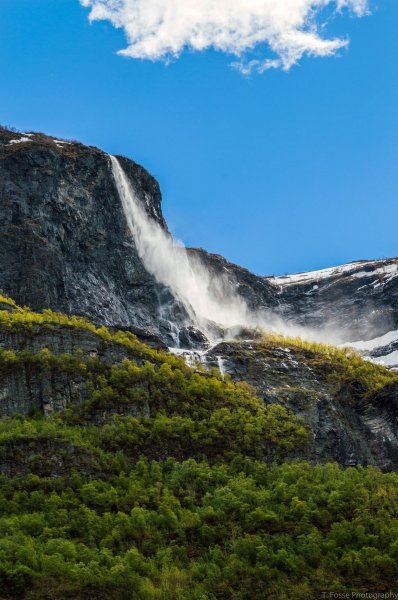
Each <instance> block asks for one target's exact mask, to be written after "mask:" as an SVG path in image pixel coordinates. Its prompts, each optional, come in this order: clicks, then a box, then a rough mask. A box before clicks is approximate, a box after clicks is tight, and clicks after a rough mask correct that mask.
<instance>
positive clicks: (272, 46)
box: [80, 0, 368, 73]
mask: <svg viewBox="0 0 398 600" xmlns="http://www.w3.org/2000/svg"><path fill="white" fill-rule="evenodd" d="M80 2H81V4H82V5H83V6H85V7H87V8H90V9H91V11H90V16H89V18H90V20H91V21H96V20H109V21H111V23H112V24H113V25H114V26H115V27H118V28H122V29H123V30H124V32H125V34H126V37H127V41H128V46H127V48H126V49H124V50H121V51H120V54H122V55H124V56H129V57H131V58H140V59H149V60H169V59H170V58H177V57H178V56H179V55H180V54H181V53H182V52H183V50H185V49H191V50H195V51H202V50H206V49H207V48H214V49H216V50H219V51H221V52H225V53H227V54H231V55H235V56H236V57H237V60H236V61H235V63H234V66H235V67H237V68H239V69H240V70H242V71H243V72H244V73H249V72H251V71H253V70H254V71H258V72H263V71H265V70H267V69H270V68H282V69H284V70H288V69H290V67H291V66H292V65H294V64H296V63H297V62H298V61H299V60H300V59H301V58H302V56H304V55H310V56H331V55H333V54H335V53H336V52H337V51H338V50H339V49H340V48H343V47H345V46H347V43H348V42H347V40H346V39H344V38H331V39H327V38H325V37H323V36H322V34H321V31H322V29H323V27H322V22H320V21H322V17H321V14H320V13H321V12H322V11H324V10H325V9H327V10H328V11H331V10H332V11H333V13H341V12H342V11H343V10H349V11H350V12H351V13H352V14H354V15H356V16H362V15H364V14H365V13H366V12H367V9H368V0H80ZM269 51H271V52H272V54H273V56H272V57H271V58H270V57H269V56H268V55H269V53H270V52H269ZM253 52H255V53H256V55H257V56H256V58H255V59H254V58H253V57H252V53H253ZM258 55H260V58H258ZM265 55H266V56H265ZM261 56H262V58H261Z"/></svg>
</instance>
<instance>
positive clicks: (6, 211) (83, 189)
mask: <svg viewBox="0 0 398 600" xmlns="http://www.w3.org/2000/svg"><path fill="white" fill-rule="evenodd" d="M120 161H121V164H122V165H123V168H124V169H125V171H126V173H127V174H128V176H129V178H130V179H131V181H132V184H133V185H134V189H135V191H136V193H137V195H138V197H139V198H140V199H141V201H142V202H143V205H144V206H145V208H146V210H147V211H148V213H149V215H150V216H151V217H152V218H153V219H155V220H157V222H158V223H159V224H160V225H161V226H162V227H164V228H166V225H165V223H164V220H163V216H162V212H161V205H160V203H161V195H160V190H159V186H158V184H157V182H156V181H155V180H154V179H153V178H152V177H151V176H150V175H149V174H148V173H147V172H146V171H145V170H144V169H143V168H142V167H140V166H139V165H137V164H136V163H134V162H132V161H130V160H128V159H124V158H120ZM0 205H1V214H0V288H1V289H2V290H3V291H4V292H5V293H7V294H10V295H11V296H12V297H13V298H15V299H16V301H17V302H18V303H20V304H23V305H24V304H26V305H29V306H31V307H32V308H34V309H42V308H46V307H51V308H53V309H57V310H61V311H63V312H66V313H69V314H71V313H74V314H80V315H85V316H88V317H90V318H91V319H93V320H94V321H95V322H97V323H103V324H106V325H117V326H119V327H123V326H125V327H126V326H136V327H139V328H142V329H148V328H149V329H151V330H152V331H157V332H159V333H161V335H162V336H163V337H164V339H165V340H168V339H169V323H167V322H162V320H161V319H159V307H160V306H164V305H167V306H168V314H169V315H171V316H172V318H174V319H175V320H178V319H180V320H183V319H184V318H185V315H184V313H183V309H182V307H181V306H179V305H178V303H176V302H175V301H174V298H173V297H172V296H171V295H170V293H169V292H168V290H167V289H166V288H165V287H164V286H162V285H159V284H158V283H157V282H156V281H155V280H154V279H153V277H152V276H151V275H150V274H149V273H148V272H147V271H146V269H145V268H144V266H143V264H142V261H141V259H140V257H139V255H138V253H137V249H136V247H135V244H134V241H133V239H132V237H131V235H130V233H129V231H128V228H127V224H126V220H125V217H124V213H123V210H122V207H121V203H120V199H119V196H118V194H117V191H116V189H115V185H114V181H113V178H112V172H111V168H110V160H109V156H108V155H107V154H105V153H104V152H101V151H100V150H98V149H97V148H92V147H87V146H83V145H82V144H78V143H71V142H65V141H61V140H56V139H54V138H49V137H47V136H44V135H41V134H23V135H21V134H15V133H13V132H9V131H5V130H1V131H0Z"/></svg>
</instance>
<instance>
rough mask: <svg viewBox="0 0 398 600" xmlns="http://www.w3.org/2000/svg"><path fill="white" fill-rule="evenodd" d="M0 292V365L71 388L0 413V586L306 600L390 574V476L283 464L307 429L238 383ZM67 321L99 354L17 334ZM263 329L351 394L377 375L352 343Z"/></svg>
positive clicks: (395, 487)
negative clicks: (59, 407) (69, 400)
mask: <svg viewBox="0 0 398 600" xmlns="http://www.w3.org/2000/svg"><path fill="white" fill-rule="evenodd" d="M0 303H1V304H2V305H5V306H4V310H1V311H0V331H2V332H3V333H8V334H10V336H11V337H10V339H12V336H13V335H14V334H15V339H16V340H18V343H19V346H18V347H17V346H15V348H7V349H3V350H1V351H0V377H2V378H5V377H7V376H8V375H9V374H10V373H12V372H14V373H15V372H19V370H21V373H22V372H24V373H25V374H26V373H28V374H29V376H30V377H36V378H39V379H40V380H48V381H49V382H53V381H67V382H68V385H69V386H70V387H73V386H77V387H78V386H80V385H81V386H83V387H82V389H84V393H82V397H81V398H80V401H79V402H78V403H76V404H71V405H69V406H68V407H67V408H66V409H65V410H64V411H62V412H59V413H54V414H52V415H51V416H50V417H49V418H44V416H43V415H42V414H36V415H32V416H30V417H23V416H13V417H3V418H2V419H0V473H1V474H0V599H4V600H5V599H10V600H16V599H22V598H24V599H27V600H66V599H73V600H76V599H77V600H80V599H81V600H83V599H84V600H86V599H89V600H90V599H92V600H94V599H95V600H102V599H103V600H108V599H110V598H111V599H112V600H151V599H156V600H219V599H221V600H230V599H231V600H246V599H247V600H249V599H250V600H252V599H254V600H257V599H258V600H262V599H267V598H269V599H276V600H290V599H293V598H294V599H298V600H307V599H311V598H314V599H315V598H319V597H321V591H322V590H325V589H328V590H334V591H336V592H337V591H347V590H350V589H355V590H356V591H367V592H369V591H372V590H374V591H383V590H396V589H397V585H396V582H397V581H398V560H397V559H398V543H397V539H398V476H397V475H396V474H394V473H390V474H383V473H381V472H380V471H379V470H377V469H374V468H355V469H353V468H350V469H346V470H343V469H341V468H340V467H338V466H337V465H335V464H325V465H319V466H312V465H310V464H308V463H307V462H304V461H295V460H293V458H292V457H293V456H297V455H300V452H302V451H304V450H305V445H306V443H307V437H308V434H307V431H306V428H305V426H304V425H303V423H302V422H301V421H300V420H299V419H297V418H296V417H294V415H292V414H291V413H289V412H288V411H287V410H286V409H285V408H283V407H282V406H278V405H270V406H264V404H263V402H262V401H260V400H259V399H257V398H256V397H255V396H254V395H253V393H252V391H251V389H250V387H249V386H248V385H246V384H243V383H242V384H234V383H233V382H232V381H230V380H228V379H227V380H225V381H224V380H222V378H221V377H220V375H219V374H218V373H217V372H216V371H213V372H211V373H200V372H197V371H195V370H192V369H190V368H189V367H187V365H186V364H185V363H184V362H183V361H182V360H181V359H179V358H177V357H175V356H171V355H169V354H168V353H165V352H161V351H157V350H154V349H151V348H149V347H147V346H145V345H144V344H142V343H141V342H140V341H139V340H138V339H137V338H136V337H135V336H134V335H132V334H130V333H128V332H127V333H126V332H115V333H112V332H110V331H108V330H107V329H106V328H100V329H97V328H95V327H94V325H92V324H91V323H90V322H88V321H87V320H85V319H80V318H76V317H73V318H68V317H66V316H64V315H60V314H58V313H54V312H52V311H44V312H43V313H41V314H38V313H33V312H32V311H30V310H28V309H22V308H20V307H17V306H16V305H15V303H13V302H12V301H11V300H9V299H7V298H0ZM65 332H70V333H72V334H74V333H76V335H78V334H79V336H80V337H81V336H82V335H83V333H84V334H87V335H88V336H94V337H95V339H96V340H97V344H98V348H99V352H98V353H97V354H95V353H92V352H83V351H82V350H75V351H73V352H71V353H61V354H56V353H54V352H53V351H50V350H49V349H47V348H41V349H39V350H37V348H36V349H35V350H34V349H33V344H30V345H29V343H27V342H26V340H28V341H29V340H30V341H32V340H34V339H38V337H37V336H40V335H43V333H44V334H45V336H44V337H45V338H46V339H47V338H48V334H51V335H53V336H54V337H55V338H56V337H57V336H61V335H62V334H64V333H65ZM79 336H78V337H79ZM21 340H22V342H21ZM24 340H25V341H24ZM25 342H26V343H25ZM267 343H269V344H272V343H273V342H272V341H271V340H269V341H266V342H264V348H266V345H267ZM277 343H278V345H281V344H282V343H286V344H290V345H292V344H295V345H296V348H297V352H298V351H300V352H303V354H305V357H306V360H308V361H313V366H314V368H315V366H316V365H317V368H319V369H321V368H322V369H325V370H326V372H327V373H328V377H329V376H330V377H331V378H336V382H337V380H338V381H340V380H341V378H345V377H349V376H350V377H351V378H352V379H358V380H360V381H361V382H362V383H361V385H363V386H364V388H366V393H370V392H371V391H372V390H375V389H379V387H382V386H385V385H386V384H387V385H388V384H389V383H390V377H391V375H390V374H388V372H386V371H385V370H384V369H383V370H382V371H380V372H379V369H378V367H375V368H374V366H373V365H370V366H368V365H367V364H365V363H363V361H361V359H360V358H359V357H356V356H354V355H351V354H350V353H349V352H340V351H332V350H331V349H329V348H326V347H325V348H321V347H315V346H313V345H311V346H309V345H306V344H302V343H301V342H298V341H291V340H290V341H287V340H284V341H281V339H279V338H278V342H277ZM116 350H118V351H122V353H121V355H120V359H119V360H117V361H112V360H110V359H109V356H110V357H112V353H111V351H115V355H116V354H117V352H116ZM106 351H109V352H110V354H109V356H108V359H105V358H104V356H105V354H106ZM119 354H120V352H119ZM366 386H367V387H366ZM0 402H1V401H0Z"/></svg>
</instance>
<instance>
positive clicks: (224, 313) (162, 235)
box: [111, 156, 252, 338]
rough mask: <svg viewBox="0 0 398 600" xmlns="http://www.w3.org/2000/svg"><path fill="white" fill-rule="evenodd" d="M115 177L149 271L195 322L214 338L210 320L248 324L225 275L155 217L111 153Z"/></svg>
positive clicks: (242, 305)
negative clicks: (192, 252)
mask: <svg viewBox="0 0 398 600" xmlns="http://www.w3.org/2000/svg"><path fill="white" fill-rule="evenodd" d="M111 161H112V170H113V176H114V179H115V182H116V187H117V190H118V192H119V195H120V199H121V202H122V205H123V210H124V213H125V215H126V219H127V223H128V226H129V228H130V231H131V233H132V235H133V238H134V240H135V243H136V246H137V250H138V253H139V255H140V258H141V260H142V261H143V263H144V265H145V267H146V268H147V270H148V271H149V272H150V273H151V274H152V275H153V276H154V277H155V278H156V280H157V281H158V282H160V283H162V284H164V285H165V286H167V287H168V288H169V289H170V290H171V292H172V293H173V295H174V296H175V297H176V298H178V299H179V300H180V301H181V302H182V303H183V305H184V307H185V309H186V310H187V312H188V314H189V316H190V318H191V319H192V321H193V323H194V324H195V325H197V326H198V327H199V328H200V329H202V330H203V331H204V332H205V333H206V335H207V336H208V337H209V338H211V337H212V332H211V326H210V323H211V322H213V323H217V324H218V325H221V326H222V327H225V328H231V327H235V326H248V325H249V323H251V321H252V319H251V318H250V313H249V310H248V307H247V305H246V303H245V301H244V300H243V299H242V298H240V297H239V296H237V295H236V292H235V290H234V286H233V285H232V284H231V283H230V282H229V281H227V279H226V278H225V279H224V278H223V277H218V278H217V279H216V278H214V277H212V276H211V274H210V273H209V272H208V270H207V269H206V267H205V266H204V265H203V264H201V263H200V261H199V260H197V259H196V258H194V257H191V256H188V253H187V251H186V250H185V248H183V247H181V246H176V245H175V244H174V242H173V239H172V237H171V236H170V235H169V234H168V233H167V232H166V231H164V229H163V228H162V227H161V226H160V225H159V224H158V223H157V222H156V221H155V220H154V219H151V218H150V217H149V216H148V214H147V212H146V210H145V208H144V207H143V205H142V203H141V202H140V200H139V199H138V198H137V195H136V194H135V192H134V190H133V188H132V186H131V184H130V181H129V180H128V178H127V176H126V174H125V172H124V171H123V169H122V167H121V165H120V163H119V161H118V160H117V158H116V157H114V156H111Z"/></svg>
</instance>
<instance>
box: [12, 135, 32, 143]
mask: <svg viewBox="0 0 398 600" xmlns="http://www.w3.org/2000/svg"><path fill="white" fill-rule="evenodd" d="M31 141H32V140H30V139H29V138H28V137H26V136H23V137H21V138H19V139H17V140H10V141H9V142H8V143H9V144H10V145H11V144H22V143H23V142H31Z"/></svg>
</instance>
